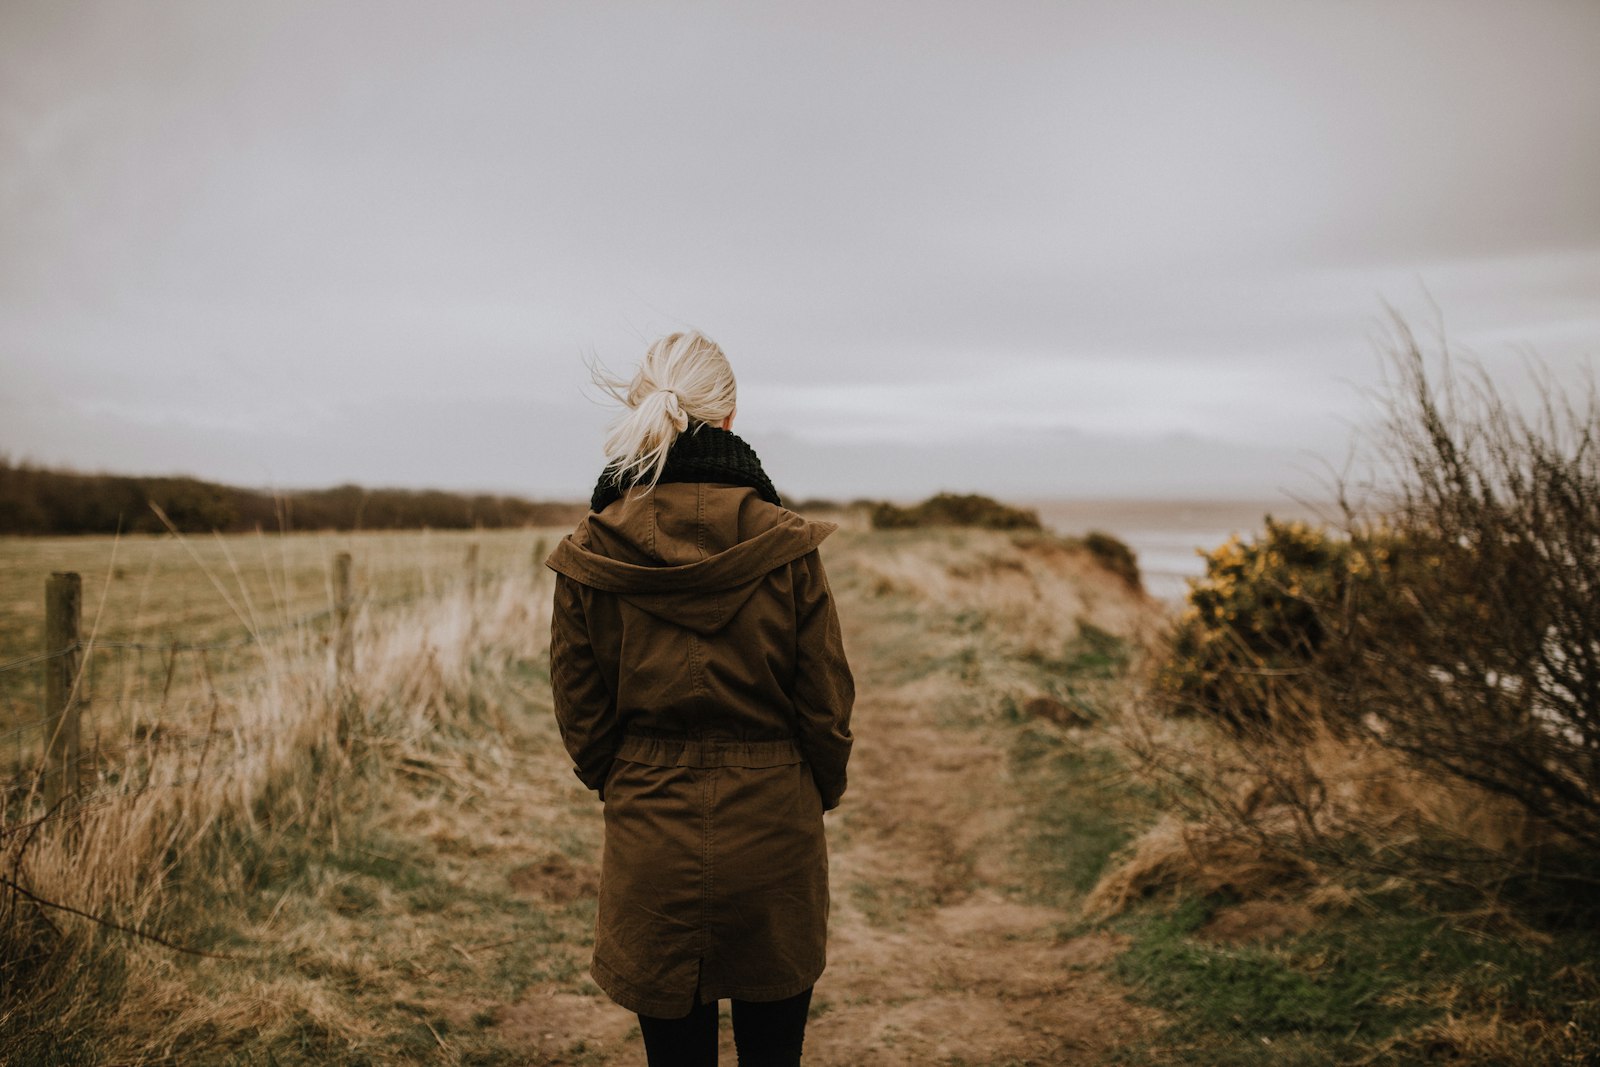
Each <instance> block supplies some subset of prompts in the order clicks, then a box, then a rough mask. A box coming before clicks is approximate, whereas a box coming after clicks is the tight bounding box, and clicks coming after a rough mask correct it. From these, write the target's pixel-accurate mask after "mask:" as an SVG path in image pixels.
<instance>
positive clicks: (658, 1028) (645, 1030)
mask: <svg viewBox="0 0 1600 1067" xmlns="http://www.w3.org/2000/svg"><path fill="white" fill-rule="evenodd" d="M639 1032H640V1033H641V1034H643V1035H644V1054H645V1057H646V1059H648V1060H649V1063H650V1067H717V1002H716V1001H712V1002H711V1003H710V1004H699V1003H696V1004H695V1006H694V1007H693V1008H691V1009H690V1010H689V1014H688V1015H685V1016H684V1017H683V1018H681V1019H657V1018H656V1017H655V1016H653V1015H641V1016H639Z"/></svg>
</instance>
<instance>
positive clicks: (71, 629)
mask: <svg viewBox="0 0 1600 1067" xmlns="http://www.w3.org/2000/svg"><path fill="white" fill-rule="evenodd" d="M44 590H45V592H44V651H45V653H46V654H48V655H50V656H51V657H52V658H51V659H48V660H46V661H45V665H44V668H45V670H44V679H45V681H44V705H45V742H44V745H45V748H44V757H45V761H44V762H45V778H44V802H45V805H46V807H48V808H54V807H55V806H56V805H57V804H59V803H60V802H61V801H62V799H63V798H65V797H69V796H71V795H73V794H74V793H76V792H77V791H78V709H79V707H80V706H81V705H82V703H83V694H81V693H79V692H78V691H77V690H78V686H79V684H80V683H79V680H78V668H79V665H80V664H82V662H83V653H82V651H81V650H80V649H79V648H78V622H79V619H80V618H81V617H82V614H83V579H81V578H80V577H78V575H77V574H75V573H72V572H70V571H65V572H64V571H56V572H53V573H52V574H51V575H50V578H49V580H48V581H46V582H45V587H44Z"/></svg>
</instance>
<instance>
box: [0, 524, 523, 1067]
mask: <svg viewBox="0 0 1600 1067" xmlns="http://www.w3.org/2000/svg"><path fill="white" fill-rule="evenodd" d="M531 540H532V538H530V537H528V536H527V535H518V538H517V541H518V544H519V546H520V549H519V553H518V554H519V556H521V558H522V559H523V560H527V559H528V557H527V556H526V555H522V553H525V552H527V551H528V545H529V542H530V541H531ZM541 571H542V569H541ZM541 571H536V570H534V568H533V567H532V566H531V563H525V564H524V565H523V566H521V567H518V568H516V569H514V570H511V571H509V572H508V573H506V574H505V575H503V576H501V577H499V578H497V579H494V580H492V581H488V582H485V583H483V584H481V585H479V586H478V587H477V588H476V589H474V587H473V585H472V584H469V583H467V582H465V581H458V582H457V583H456V584H455V585H454V586H452V587H451V588H448V589H445V590H442V591H439V592H438V593H437V594H436V595H435V596H432V597H423V598H420V599H416V600H413V601H411V602H409V603H406V604H403V605H399V606H393V607H389V608H386V609H384V610H381V611H361V612H360V613H358V615H357V617H356V618H355V620H354V644H355V666H354V670H353V672H352V673H351V674H350V675H349V676H348V677H347V678H345V679H343V680H341V679H339V678H337V677H336V676H335V670H334V664H333V661H332V652H331V649H330V646H329V645H328V643H327V642H326V641H325V639H324V637H323V635H322V634H321V633H320V632H319V630H318V629H317V628H314V627H303V628H299V629H294V630H291V631H289V632H288V633H287V634H285V635H283V636H282V637H281V638H280V639H278V640H275V641H272V642H264V643H263V644H262V645H261V646H260V648H259V649H258V651H259V653H260V662H259V664H258V666H257V669H255V670H254V671H252V672H249V673H248V674H247V675H244V676H242V677H241V679H240V680H239V681H238V684H237V685H236V686H235V687H233V688H232V689H231V690H230V691H229V692H228V694H227V695H226V696H223V697H219V698H217V699H215V700H213V701H212V702H211V703H210V705H209V707H208V708H205V712H206V717H205V719H204V720H203V721H200V720H196V719H193V718H189V719H187V720H186V719H184V718H183V717H182V716H181V715H174V714H173V709H172V708H171V707H168V708H165V709H162V708H157V707H149V706H134V707H129V708H123V709H120V710H121V715H120V716H119V718H120V719H122V720H124V721H127V722H132V723H138V722H143V723H145V724H153V723H160V724H161V725H160V728H150V729H144V730H142V731H136V732H135V733H133V734H130V735H128V736H127V737H126V738H124V739H123V742H124V743H123V744H121V745H119V746H115V747H114V749H113V751H114V752H115V753H116V757H117V758H116V759H114V760H103V761H102V762H101V764H100V765H99V766H97V767H95V768H93V769H92V770H93V773H92V774H91V780H90V781H89V782H87V783H86V788H85V790H84V792H83V794H82V795H81V796H80V797H79V798H77V799H75V800H72V801H69V802H68V803H66V804H64V805H62V807H61V808H60V809H58V810H56V811H51V812H45V811H42V810H41V808H40V805H39V801H38V798H37V796H36V794H33V793H31V792H29V793H23V794H20V795H13V796H11V797H9V798H7V799H6V800H5V801H4V807H3V808H0V875H3V877H4V878H5V879H6V884H5V886H4V887H3V888H0V959H3V960H4V961H5V962H4V963H3V964H0V997H3V1000H0V1034H7V1035H10V1039H11V1040H21V1039H23V1038H25V1037H26V1035H28V1034H33V1035H34V1036H35V1037H38V1038H40V1039H41V1040H45V1039H46V1038H48V1036H49V1035H48V1034H46V1035H40V1034H39V1032H38V1031H39V1028H40V1027H41V1026H46V1024H47V1023H48V1024H49V1025H55V1024H56V1023H58V1022H59V1023H61V1024H62V1025H67V1024H68V1023H69V1022H70V1020H71V1019H73V1018H75V1017H79V1016H80V1015H81V1016H85V1017H86V1016H89V1015H95V1016H96V1020H97V1026H101V1027H108V1028H109V1030H111V1031H115V1030H116V1029H117V1025H116V1024H115V1022H109V1023H108V1016H109V1017H111V1018H112V1019H114V1017H115V1016H116V1015H117V1014H118V1011H119V1009H118V1008H117V1007H116V1006H113V1005H109V1004H104V1003H101V1004H95V1003H91V1001H92V1000H93V999H94V998H96V997H97V996H98V995H100V994H101V993H103V990H102V989H100V988H99V987H98V986H97V984H96V983H94V982H85V981H82V976H83V973H85V972H90V973H92V972H93V971H94V970H95V968H96V966H97V961H99V960H102V959H104V958H105V957H106V954H108V953H109V954H112V955H116V956H118V958H119V959H120V960H121V961H122V962H123V963H124V964H126V965H127V966H129V967H131V968H132V970H131V971H130V972H128V973H125V974H124V975H123V976H122V977H121V979H120V984H121V986H122V987H123V988H124V989H137V990H139V991H140V992H139V994H138V995H137V996H134V997H131V998H127V999H126V1000H125V1003H124V1004H123V1006H122V1009H120V1010H122V1011H124V1012H125V1013H126V1014H127V1015H128V1016H130V1017H131V1016H133V1015H138V1016H140V1017H141V1019H142V1021H141V1022H139V1023H138V1024H137V1025H130V1029H132V1030H135V1031H137V1032H139V1033H140V1034H142V1035H143V1037H141V1038H137V1039H135V1042H134V1047H133V1048H131V1049H130V1050H129V1051H130V1052H132V1053H135V1054H137V1055H138V1056H139V1057H140V1058H143V1057H145V1056H150V1057H154V1058H156V1059H160V1058H161V1056H162V1053H161V1050H160V1048H159V1041H160V1037H159V1035H160V1033H161V1032H162V1030H164V1029H165V1030H167V1031H168V1032H170V1033H182V1032H187V1031H190V1030H192V1028H193V1027H195V1026H200V1025H204V1026H209V1027H220V1028H221V1029H222V1030H225V1031H226V1030H230V1029H231V1028H232V1026H234V1025H246V1024H247V1025H249V1026H251V1027H257V1026H260V1025H262V1024H263V1022H264V1021H270V1019H271V1018H272V1017H274V1016H275V1015H278V1014H282V1013H283V1012H285V1011H290V1012H292V1011H296V1010H302V1011H307V1012H310V1013H311V1014H312V1015H313V1016H315V1015H316V1014H317V1013H318V1011H319V1010H321V1009H319V1008H318V1006H317V1005H316V1004H311V1003H298V1001H303V1000H305V998H306V996H308V995H311V994H308V993H307V992H306V991H305V990H301V992H300V994H297V996H296V998H293V999H294V1000H295V1001H296V1003H292V1004H286V1003H285V1002H284V1000H283V998H282V997H279V996H276V994H274V993H273V992H272V991H271V990H267V989H262V990H261V991H260V996H259V997H257V998H251V997H249V996H244V997H243V998H242V999H241V997H240V996H234V997H232V998H228V999H227V1000H226V1001H225V1002H217V1003H212V1004H209V1005H208V1004H197V1003H195V1002H194V999H193V996H192V992H191V993H189V994H184V995H181V996H180V994H179V991H178V989H177V987H176V986H174V985H172V984H171V983H170V982H168V983H165V984H164V983H163V979H162V972H163V971H164V970H167V969H169V968H170V966H171V953H170V952H169V951H167V950H162V951H161V952H160V953H157V954H141V953H138V952H127V950H128V949H129V947H130V946H131V945H135V944H137V942H138V940H139V939H140V938H141V937H142V936H146V935H148V936H151V937H157V938H162V939H163V940H170V941H173V942H175V943H176V942H183V941H187V940H188V939H189V937H190V935H191V933H192V931H193V930H194V929H196V927H197V925H203V924H197V923H196V922H194V921H193V918H194V917H193V916H186V915H184V914H183V909H184V908H185V907H190V906H192V901H193V900H194V899H195V898H197V897H205V896H206V895H207V894H211V895H212V896H214V897H215V898H218V899H226V898H227V897H228V895H229V893H230V892H231V891H233V889H234V887H237V886H239V885H240V884H241V883H242V882H243V880H244V879H243V878H242V876H241V869H240V867H241V864H242V863H244V862H245V861H246V856H245V854H246V853H249V852H251V851H252V848H250V847H246V845H245V843H253V845H254V846H255V848H254V850H255V851H260V850H261V847H262V845H263V843H270V841H271V840H272V839H273V838H275V837H280V836H283V835H289V834H306V833H312V834H317V835H324V836H325V837H326V838H327V839H328V840H330V841H331V842H332V843H333V844H334V845H335V846H337V843H338V835H339V827H340V822H341V818H342V817H343V815H344V814H345V810H346V808H347V806H348V802H349V794H350V792H351V791H354V790H359V789H361V788H362V781H363V780H364V779H372V778H374V777H382V776H384V775H386V774H389V773H391V772H393V773H400V772H403V773H407V774H413V775H419V774H420V775H437V776H449V775H451V774H455V773H461V771H460V770H459V768H458V767H456V766H453V764H452V761H451V759H450V758H449V757H448V756H445V755H441V752H440V746H439V739H440V738H441V737H445V736H448V735H449V734H450V733H451V732H452V731H456V732H459V730H460V729H462V728H464V727H465V726H467V725H468V724H469V722H471V724H472V725H473V727H474V729H475V731H476V733H477V734H478V735H479V736H480V737H483V738H484V739H486V743H490V744H492V738H493V737H494V735H495V731H494V729H493V727H494V723H493V721H492V720H493V719H494V716H495V714H496V709H495V705H494V703H493V701H492V699H486V698H485V695H484V694H485V688H484V686H483V685H482V684H480V683H481V680H482V679H483V678H485V677H497V676H499V675H502V674H504V673H505V671H506V670H507V665H508V663H509V662H510V661H511V660H512V659H513V658H518V657H520V658H523V659H527V658H531V657H533V656H534V655H536V654H537V651H538V650H539V649H540V648H542V647H543V645H544V643H545V642H546V640H547V635H548V623H549V620H548V585H547V584H545V578H544V576H543V574H542V572H541ZM214 577H216V578H217V579H218V582H219V583H225V582H226V581H227V576H226V575H215V576H214ZM219 588H225V585H223V584H219ZM251 613H252V614H254V612H253V611H252V612H251ZM485 726H487V727H488V728H487V729H485V728H484V727H485ZM174 929H176V931H177V932H176V933H174V932H173V930H174ZM256 933H257V935H258V936H259V937H260V938H261V940H260V941H259V942H258V943H256V944H254V945H250V946H247V947H245V948H243V949H239V948H235V947H230V948H229V949H228V954H233V955H243V956H251V955H260V954H267V953H270V952H272V951H273V950H274V945H273V943H272V940H271V937H272V935H271V933H270V931H268V930H260V931H256ZM181 948H183V949H187V948H189V946H187V945H184V946H181ZM75 983H76V986H75ZM163 989H166V991H167V992H166V993H163V992H162V990H163ZM279 992H281V990H280V991H279ZM275 997H276V999H275ZM252 999H254V1000H256V1001H258V1002H257V1003H254V1004H252V1003H250V1001H251V1000H252ZM311 999H313V1000H314V999H315V996H314V995H312V996H311ZM164 1000H165V1002H164ZM324 1007H325V1006H324ZM164 1011H167V1012H171V1013H172V1014H171V1015H170V1016H167V1017H166V1025H165V1026H163V1025H152V1022H153V1021H157V1020H161V1019H162V1018H163V1014H162V1013H163V1012H164ZM41 1012H42V1013H44V1014H45V1016H47V1018H46V1019H45V1020H43V1021H41V1019H40V1013H41ZM208 1012H209V1013H211V1014H210V1015H208V1014H207V1013H208ZM196 1013H198V1017H194V1018H189V1017H188V1016H195V1015H196ZM225 1016H238V1018H236V1019H234V1020H233V1023H232V1024H230V1023H229V1022H228V1019H227V1018H224V1017H225ZM174 1026H175V1027H176V1029H175V1030H174V1029H171V1028H172V1027H174ZM56 1036H58V1037H59V1036H61V1035H59V1034H58V1035H56ZM149 1042H156V1043H157V1044H150V1043H149Z"/></svg>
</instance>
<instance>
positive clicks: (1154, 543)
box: [1013, 497, 1334, 604]
mask: <svg viewBox="0 0 1600 1067" xmlns="http://www.w3.org/2000/svg"><path fill="white" fill-rule="evenodd" d="M1013 503H1015V504H1017V505H1018V506H1020V507H1028V508H1032V509H1033V510H1034V511H1036V512H1037V513H1038V515H1039V520H1040V521H1041V522H1042V523H1044V525H1045V526H1046V527H1048V528H1050V529H1052V530H1054V531H1055V532H1056V533H1059V534H1063V535H1066V536H1080V535H1082V534H1085V533H1087V532H1088V531H1090V530H1101V531H1104V532H1105V533H1109V534H1112V535H1113V536H1115V537H1116V538H1117V539H1118V540H1121V541H1123V542H1124V543H1126V544H1127V546H1128V547H1129V548H1131V549H1133V551H1134V554H1135V555H1136V556H1138V558H1139V571H1140V573H1141V574H1142V575H1143V577H1144V584H1145V589H1146V590H1147V591H1148V592H1149V593H1150V595H1151V596H1153V597H1156V598H1157V599H1158V600H1164V601H1167V602H1168V603H1170V604H1177V603H1181V602H1182V601H1183V598H1184V596H1185V595H1186V593H1187V590H1188V585H1187V582H1188V579H1190V578H1195V577H1198V576H1200V575H1201V574H1203V573H1205V562H1204V560H1203V559H1202V558H1201V555H1200V553H1201V552H1202V551H1207V550H1210V549H1213V548H1215V547H1216V546H1218V545H1220V544H1222V543H1223V542H1224V541H1226V540H1227V539H1228V538H1229V537H1231V536H1233V535H1235V534H1238V535H1240V536H1248V535H1249V534H1251V533H1252V532H1254V531H1257V530H1260V529H1261V528H1262V527H1263V526H1264V525H1265V517H1266V516H1267V515H1271V516H1272V517H1273V518H1275V519H1283V520H1296V519H1298V520H1302V521H1307V522H1326V521H1328V520H1329V519H1330V518H1331V517H1332V515H1333V513H1334V512H1333V506H1332V504H1303V503H1299V502H1296V501H1294V500H1291V499H1289V498H1288V497H1276V498H1261V499H1237V498H1235V499H1227V498H1211V499H1206V498H1199V499H1190V500H1155V499H1122V500H1117V499H1105V498H1096V499H1088V498H1082V499H1071V498H1067V499H1063V498H1034V499H1017V500H1015V501H1013Z"/></svg>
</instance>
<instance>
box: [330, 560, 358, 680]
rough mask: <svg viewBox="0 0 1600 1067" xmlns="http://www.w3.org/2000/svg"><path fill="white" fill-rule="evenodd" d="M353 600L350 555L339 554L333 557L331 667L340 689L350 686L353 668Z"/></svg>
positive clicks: (354, 652)
mask: <svg viewBox="0 0 1600 1067" xmlns="http://www.w3.org/2000/svg"><path fill="white" fill-rule="evenodd" d="M353 600H354V598H353V597H352V596H351V595H350V553H348V552H340V553H339V554H338V555H336V556H334V557H333V616H334V623H335V626H334V638H333V666H334V675H335V677H336V678H337V680H338V683H339V687H340V688H344V687H345V686H347V685H349V684H350V675H351V672H352V670H353V669H354V667H355V659H356V644H355V634H354V633H353V632H352V628H351V625H350V607H351V604H352V603H353Z"/></svg>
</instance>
